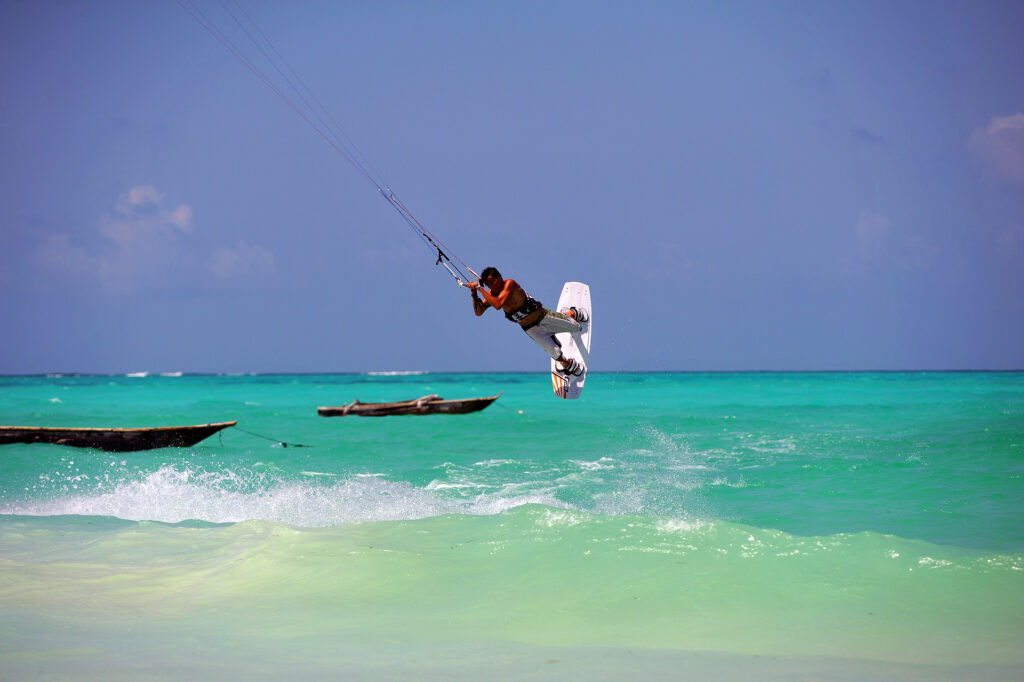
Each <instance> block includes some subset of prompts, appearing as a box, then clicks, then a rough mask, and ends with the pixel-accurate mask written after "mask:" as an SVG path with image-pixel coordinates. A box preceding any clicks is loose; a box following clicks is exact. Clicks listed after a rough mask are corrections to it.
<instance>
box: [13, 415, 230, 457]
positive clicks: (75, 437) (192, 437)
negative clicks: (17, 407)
mask: <svg viewBox="0 0 1024 682" xmlns="http://www.w3.org/2000/svg"><path fill="white" fill-rule="evenodd" d="M237 423H238V422H234V421H231V422H218V423H214V424H197V425H194V426H158V427H150V428H140V429H102V428H60V427H50V426H0V445H7V444H10V443H50V444H52V445H67V446H70V447H74V448H94V449H96V450H105V451H107V452H134V451H137V450H153V449H156V448H184V447H189V446H191V445H195V444H196V443H198V442H199V441H201V440H203V439H205V438H209V437H210V436H212V435H213V434H215V433H217V432H218V431H220V430H222V429H226V428H228V427H229V426H234V425H235V424H237Z"/></svg>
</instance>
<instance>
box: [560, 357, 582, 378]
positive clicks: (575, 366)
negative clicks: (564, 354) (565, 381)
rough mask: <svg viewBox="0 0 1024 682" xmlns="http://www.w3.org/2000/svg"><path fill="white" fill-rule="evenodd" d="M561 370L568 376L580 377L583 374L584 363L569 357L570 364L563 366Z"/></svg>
mask: <svg viewBox="0 0 1024 682" xmlns="http://www.w3.org/2000/svg"><path fill="white" fill-rule="evenodd" d="M561 372H562V374H564V375H565V376H567V377H578V376H580V375H582V374H583V365H581V364H580V363H578V362H576V360H574V359H573V358H569V364H568V365H566V366H565V367H562V369H561Z"/></svg>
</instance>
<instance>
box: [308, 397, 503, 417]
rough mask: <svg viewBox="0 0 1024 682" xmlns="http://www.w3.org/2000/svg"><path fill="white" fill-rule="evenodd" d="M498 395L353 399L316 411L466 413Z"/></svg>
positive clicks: (325, 414)
mask: <svg viewBox="0 0 1024 682" xmlns="http://www.w3.org/2000/svg"><path fill="white" fill-rule="evenodd" d="M500 397H501V393H499V394H498V395H492V396H490V397H489V398H466V399H463V400H442V399H441V398H440V397H439V396H424V397H422V398H419V399H417V400H404V401H402V402H397V403H361V402H359V401H358V400H355V401H353V402H351V403H348V404H345V405H342V406H341V407H318V408H316V412H317V414H319V415H320V416H321V417H347V416H356V417H391V416H399V415H409V414H412V415H426V414H467V413H469V412H479V411H480V410H482V409H484V408H485V407H488V406H490V404H491V403H493V402H494V401H495V400H497V399H498V398H500Z"/></svg>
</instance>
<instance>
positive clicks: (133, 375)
mask: <svg viewBox="0 0 1024 682" xmlns="http://www.w3.org/2000/svg"><path fill="white" fill-rule="evenodd" d="M1022 372H1024V368H1019V369H984V368H978V369H974V368H954V369H920V368H909V369H656V370H650V369H618V370H593V371H591V372H590V374H594V375H603V376H606V375H615V374H694V375H700V374H1019V373H1022ZM444 374H450V375H473V374H479V375H484V374H497V375H502V374H505V375H513V374H516V375H533V374H535V375H546V374H549V372H547V371H538V370H365V371H356V370H351V371H323V372H317V371H296V372H286V371H266V372H263V371H253V372H208V371H207V372H189V371H174V372H158V371H157V372H150V371H136V372H78V371H68V372H63V371H53V372H24V373H0V378H5V379H16V378H39V377H44V378H61V377H122V378H129V379H145V378H152V377H159V378H165V379H166V378H171V379H173V378H180V377H257V376H266V377H273V376H380V377H415V376H436V375H444Z"/></svg>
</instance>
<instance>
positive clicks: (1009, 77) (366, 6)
mask: <svg viewBox="0 0 1024 682" xmlns="http://www.w3.org/2000/svg"><path fill="white" fill-rule="evenodd" d="M196 3H197V5H199V7H201V8H202V9H203V11H205V12H207V13H208V15H209V16H210V17H213V18H215V21H216V23H217V24H218V26H220V27H221V28H222V29H223V30H225V31H226V32H229V33H232V35H233V36H235V38H234V39H236V40H238V41H239V44H242V41H243V40H244V37H243V36H242V34H240V33H238V32H237V31H236V30H235V29H236V27H235V26H234V25H233V22H232V20H231V19H230V17H229V16H228V15H227V14H225V13H224V10H223V7H222V6H221V5H220V4H219V3H218V2H211V1H210V0H201V1H200V0H196ZM227 4H228V6H229V7H236V6H237V5H236V4H235V0H228V2H227ZM241 6H242V7H243V8H244V11H245V13H246V14H248V16H249V17H251V19H252V20H253V21H254V22H255V23H256V24H257V25H258V26H259V27H260V29H262V30H263V31H264V32H265V33H266V34H267V36H268V37H269V38H270V39H271V41H272V42H273V45H274V46H275V47H276V48H277V49H278V50H279V51H280V52H281V53H282V54H283V55H284V56H285V58H286V59H287V61H288V63H289V64H290V66H291V67H292V68H293V69H294V70H295V71H296V72H297V73H298V74H299V75H300V76H301V78H302V80H303V82H305V83H306V85H308V86H309V87H310V89H311V90H312V91H313V92H314V93H315V94H316V96H317V98H318V99H319V100H320V101H321V102H322V104H323V105H324V106H325V108H326V109H327V110H328V111H329V112H330V113H331V114H332V115H333V117H334V118H335V120H336V121H337V122H338V123H339V124H340V125H341V127H342V128H343V129H344V131H345V132H346V133H347V134H348V135H349V136H350V138H351V139H352V140H353V141H354V142H355V143H356V144H357V145H358V147H359V149H360V150H361V151H362V152H363V153H364V154H365V155H366V157H367V158H368V159H369V160H370V161H371V162H372V164H373V166H374V167H375V168H376V169H377V170H378V171H379V172H380V173H381V174H382V176H383V177H384V178H385V179H386V181H387V182H388V183H389V184H390V186H391V187H392V188H393V189H394V190H395V192H396V193H397V194H398V195H399V196H400V197H401V199H402V201H403V202H404V203H405V205H406V206H408V207H409V208H410V209H411V211H412V212H413V213H414V214H415V215H416V217H417V218H418V219H419V220H421V221H422V222H423V223H424V224H425V225H426V226H427V227H428V228H429V229H430V230H431V231H433V232H434V233H435V234H436V235H437V236H438V237H439V238H440V239H442V240H443V241H444V243H445V244H446V245H447V246H448V247H449V248H450V249H451V250H452V251H453V252H454V254H455V255H457V256H458V257H459V258H461V259H463V260H464V261H466V262H467V263H469V264H470V265H471V266H472V267H474V268H475V269H476V270H477V271H479V270H480V269H482V268H483V267H485V266H487V265H494V266H496V267H498V268H499V269H500V270H501V271H502V272H503V273H504V274H506V275H507V276H511V277H514V278H515V279H517V280H518V281H519V282H520V283H522V284H523V285H524V287H525V288H526V289H527V290H528V291H529V292H530V293H532V294H533V295H534V296H535V297H537V298H539V299H540V300H541V301H543V302H544V303H546V304H547V305H553V304H554V303H555V301H556V298H557V295H558V292H559V291H560V289H561V285H562V283H563V282H564V281H565V280H580V281H585V282H588V283H589V284H590V285H591V288H592V292H593V297H594V312H595V315H594V338H593V344H594V346H593V363H594V368H595V369H597V370H605V371H626V370H750V369H766V370H786V369H793V370H817V369H840V370H847V369H958V368H974V369H1011V368H1024V265H1022V264H1024V80H1022V78H1021V65H1022V64H1024V41H1022V40H1021V39H1020V36H1021V35H1022V34H1024V5H1022V4H1021V3H1016V2H937V1H932V0H929V1H927V2H912V1H905V2H897V3H893V2H852V1H851V2H817V1H814V2H749V3H748V2H630V3H626V2H600V1H597V2H595V1H592V0H587V1H580V2H576V1H569V0H565V1H554V2H552V1H551V0H546V1H544V2H529V1H527V2H508V3H498V2H493V3H488V2H469V1H468V0H467V1H465V2H462V1H450V2H388V1H384V0H382V1H380V2H368V1H366V2H357V1H352V2H342V1H339V2H303V3H281V2H248V1H247V0H242V1H241ZM249 51H250V52H253V53H255V50H252V49H251V48H249ZM0 87H2V90H0V92H2V97H0V149H2V150H3V153H2V154H0V319H2V320H3V321H4V325H3V327H4V328H3V331H2V333H0V373H5V374H18V373H40V372H74V371H79V372H111V373H119V372H134V371H151V372H169V371H186V372H293V371H301V372H333V371H385V370H429V371H448V370H452V371H456V370H473V371H476V370H480V371H505V370H507V371H520V370H536V371H545V369H546V367H547V362H548V360H547V358H546V356H545V355H544V354H543V352H542V351H541V350H540V349H538V348H537V347H536V346H534V344H533V343H532V342H531V341H530V340H529V339H528V338H527V337H526V336H525V335H524V334H522V332H520V331H518V330H517V329H516V328H515V327H513V326H512V325H511V324H510V323H508V322H507V321H505V320H504V319H503V318H502V317H501V315H499V314H497V313H494V312H492V313H489V314H487V315H485V316H484V317H482V318H476V317H474V316H473V314H472V310H471V306H470V302H469V295H468V293H467V291H466V290H465V289H459V288H458V287H456V286H455V284H454V283H453V281H452V280H451V278H450V277H449V276H448V275H447V274H446V273H445V272H444V271H443V270H442V269H441V268H439V267H435V266H434V259H433V256H432V254H431V253H430V252H429V251H428V250H427V249H426V248H425V247H424V246H423V245H422V243H421V242H420V241H419V240H418V239H417V238H416V236H415V234H413V233H412V232H411V231H410V229H409V228H408V226H407V225H406V224H405V223H404V222H403V221H402V220H401V219H400V217H399V216H398V214H397V213H396V212H395V211H394V210H393V209H392V208H391V207H390V206H389V205H388V203H387V202H386V201H384V200H383V199H382V198H381V197H380V196H379V194H378V193H377V191H376V189H375V188H374V187H373V186H372V185H371V184H370V183H367V182H366V181H365V179H364V178H363V177H361V176H360V175H359V174H358V173H357V172H356V171H355V170H354V169H353V168H352V167H351V166H350V165H349V164H348V163H347V162H346V161H345V159H344V158H342V157H341V156H340V155H339V154H338V153H337V152H336V151H335V150H334V149H333V148H332V147H331V146H330V145H329V144H327V143H326V142H325V141H324V140H323V139H322V138H321V137H319V136H318V135H317V133H316V132H314V131H313V130H312V129H311V128H310V127H309V126H308V125H307V124H306V123H305V122H304V121H303V120H302V119H301V118H300V117H299V116H298V115H297V114H296V113H295V112H294V111H293V110H292V109H290V108H289V107H288V106H286V105H285V104H284V102H282V100H281V99H280V98H279V97H277V96H276V95H275V94H274V93H273V92H272V91H271V90H270V89H268V88H267V87H266V86H265V85H264V84H262V83H261V82H260V81H259V80H258V79H257V78H256V77H254V76H253V74H252V73H250V72H249V71H248V70H247V69H246V67H245V66H243V65H242V64H241V63H240V62H239V61H238V60H237V59H236V58H235V57H234V56H232V55H231V54H230V53H229V52H228V51H227V50H226V49H225V48H224V47H223V46H222V45H221V44H220V43H219V42H217V41H216V40H215V39H214V38H213V37H211V35H210V34H209V33H208V32H207V31H206V30H205V29H204V28H203V27H202V26H200V25H199V24H198V23H197V22H196V21H195V20H194V19H193V18H192V17H191V16H189V14H188V13H187V12H186V11H185V10H184V9H182V7H181V6H179V5H178V4H177V3H176V2H173V1H172V0H166V1H162V2H143V3H140V2H128V1H124V2H101V1H100V2H52V1H45V0H44V1H40V2H28V1H19V0H15V1H11V0H7V1H6V2H3V3H0Z"/></svg>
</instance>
